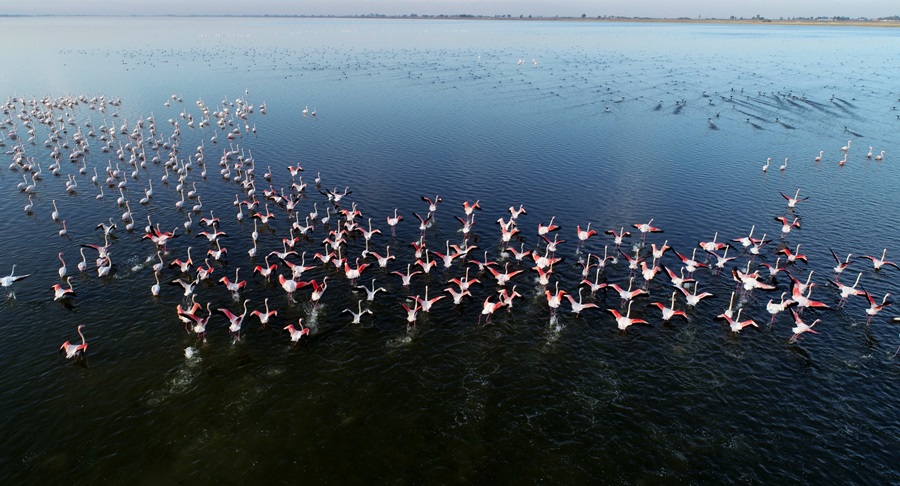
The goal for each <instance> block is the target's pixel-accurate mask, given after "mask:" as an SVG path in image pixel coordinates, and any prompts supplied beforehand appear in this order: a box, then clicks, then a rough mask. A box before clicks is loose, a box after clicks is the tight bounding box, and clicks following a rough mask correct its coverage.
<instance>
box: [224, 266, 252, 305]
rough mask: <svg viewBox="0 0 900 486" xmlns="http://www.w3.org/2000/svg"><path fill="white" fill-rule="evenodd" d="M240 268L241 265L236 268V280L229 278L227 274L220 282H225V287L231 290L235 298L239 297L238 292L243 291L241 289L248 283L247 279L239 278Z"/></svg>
mask: <svg viewBox="0 0 900 486" xmlns="http://www.w3.org/2000/svg"><path fill="white" fill-rule="evenodd" d="M240 270H241V267H237V268H235V269H234V282H232V281H230V280H228V277H227V276H225V277H222V278H220V279H219V283H223V284H225V288H226V289H228V290H229V291H231V295H232V296H233V297H234V299H235V300H237V299H238V294H239V292H240V291H241V289H242V288H244V287H245V286H246V285H247V281H246V280H243V281H239V280H238V272H240Z"/></svg>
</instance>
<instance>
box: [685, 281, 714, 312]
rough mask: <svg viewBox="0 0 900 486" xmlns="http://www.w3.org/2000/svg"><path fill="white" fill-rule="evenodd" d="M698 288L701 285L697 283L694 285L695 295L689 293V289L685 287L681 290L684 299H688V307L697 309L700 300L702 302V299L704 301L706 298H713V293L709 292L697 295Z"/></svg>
mask: <svg viewBox="0 0 900 486" xmlns="http://www.w3.org/2000/svg"><path fill="white" fill-rule="evenodd" d="M697 287H699V285H698V284H696V283H695V284H694V293H693V294H691V293H689V292H688V291H687V289H685V288H684V287H680V288H681V293H683V294H684V297H685V298H686V299H687V305H688V307H696V306H697V304H698V303H699V302H700V300H702V299H704V298H706V297H712V296H713V294H711V293H709V292H703V293H701V294H700V295H697Z"/></svg>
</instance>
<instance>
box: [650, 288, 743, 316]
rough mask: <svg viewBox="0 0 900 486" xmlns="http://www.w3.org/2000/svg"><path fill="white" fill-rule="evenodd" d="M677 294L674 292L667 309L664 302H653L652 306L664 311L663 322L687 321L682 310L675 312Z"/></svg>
mask: <svg viewBox="0 0 900 486" xmlns="http://www.w3.org/2000/svg"><path fill="white" fill-rule="evenodd" d="M675 294H676V292H672V303H671V304H669V307H666V305H665V304H663V303H662V302H651V303H650V305H655V306H656V307H657V308H659V310H661V311H662V320H663V322H668V321H669V319H671V318H673V317H675V316H679V317H682V318H684V319H687V314H685V312H684V311H681V310H675ZM731 296H732V298H733V297H734V293H732V294H731Z"/></svg>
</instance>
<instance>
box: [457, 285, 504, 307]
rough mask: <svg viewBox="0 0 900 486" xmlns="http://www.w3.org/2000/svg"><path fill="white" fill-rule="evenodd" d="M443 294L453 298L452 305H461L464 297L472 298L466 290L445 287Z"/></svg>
mask: <svg viewBox="0 0 900 486" xmlns="http://www.w3.org/2000/svg"><path fill="white" fill-rule="evenodd" d="M513 288H515V286H513ZM444 292H450V295H451V296H452V297H453V303H454V304H455V305H459V304H461V303H462V298H463V297H466V296H469V297H471V296H472V293H471V292H469V291H468V290H463V291H457V290H456V289H454V288H453V287H447V288H446V289H444Z"/></svg>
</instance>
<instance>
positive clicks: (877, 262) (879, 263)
mask: <svg viewBox="0 0 900 486" xmlns="http://www.w3.org/2000/svg"><path fill="white" fill-rule="evenodd" d="M885 255H887V248H885V249H884V251H882V252H881V258H877V257H874V256H872V255H863V256H862V258H865V259H866V260H871V261H872V265H873V266H874V268H875V271H878V270H881V267H883V266H885V265H887V266H889V267H894V268H896V269H898V270H900V266H897V264H896V263H894V262H889V261H887V260H885V259H884V257H885Z"/></svg>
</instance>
